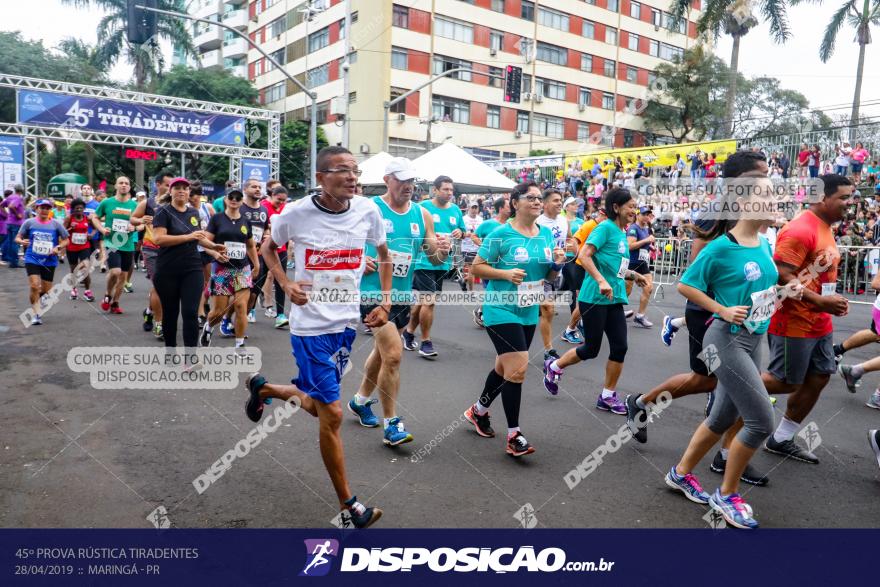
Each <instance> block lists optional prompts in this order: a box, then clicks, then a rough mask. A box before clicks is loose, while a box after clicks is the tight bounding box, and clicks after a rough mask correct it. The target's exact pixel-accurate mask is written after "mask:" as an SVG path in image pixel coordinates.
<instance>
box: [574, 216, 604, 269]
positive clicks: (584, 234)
mask: <svg viewBox="0 0 880 587" xmlns="http://www.w3.org/2000/svg"><path fill="white" fill-rule="evenodd" d="M597 226H599V223H598V222H596V221H595V220H593V219H592V218H591V219H589V220H587V221H586V222H584V223H583V224H582V225H581V227H580V228H579V229H578V230H577V232H576V233H574V238H575V240H577V244H578V250H580V247H582V246H584V243H585V242H587V239H588V238H590V233H591V232H593V229H594V228H596V227H597ZM575 263H577V264H578V265H580V266H581V267H583V265H582V264H581V262H580V259H578V260H576V261H575Z"/></svg>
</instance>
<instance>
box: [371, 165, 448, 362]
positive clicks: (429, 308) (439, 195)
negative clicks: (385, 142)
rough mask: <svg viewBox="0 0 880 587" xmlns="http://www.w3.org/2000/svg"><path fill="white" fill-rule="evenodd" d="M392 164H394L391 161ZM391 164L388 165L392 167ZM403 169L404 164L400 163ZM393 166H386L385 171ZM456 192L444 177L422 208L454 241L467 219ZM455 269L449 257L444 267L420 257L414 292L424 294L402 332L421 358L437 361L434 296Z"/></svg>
mask: <svg viewBox="0 0 880 587" xmlns="http://www.w3.org/2000/svg"><path fill="white" fill-rule="evenodd" d="M392 163H393V162H392ZM392 163H389V165H392ZM398 163H399V164H400V165H401V166H403V165H404V163H403V162H398ZM391 168H392V167H386V169H385V170H386V172H387V171H388V169H391ZM454 193H455V189H454V187H453V183H452V179H451V178H449V177H447V176H445V175H441V176H439V177H438V178H437V179H435V180H434V197H433V199H431V200H429V201H427V202H423V203H422V204H421V205H422V207H423V208H424V209H425V210H427V211H428V213H429V214H430V215H431V218H432V219H433V220H434V230H435V231H436V233H437V234H438V235H441V234H442V235H446V236H447V237H449V238H451V239H460V238H461V237H462V234H463V233H462V228H463V227H464V218H463V216H462V214H461V209H460V208H459V207H458V206H456V205H455V204H454V203H453V202H452V196H453V194H454ZM451 269H452V259H449V258H447V259H446V261H445V262H444V263H443V264H442V265H434V264H433V263H431V261H430V260H429V259H428V258H427V257H426V256H425V255H424V254H421V255H419V259H418V261H417V262H416V266H415V274H414V275H413V289H415V290H416V291H419V292H421V295H420V296H419V300H418V303H417V304H416V305H414V306H413V309H412V315H411V316H410V319H409V324H408V325H407V327H406V328H404V330H403V348H405V349H406V350H408V351H414V350H416V349H418V351H419V356H421V357H424V358H426V359H431V360H434V359H436V358H437V351H436V350H434V343H433V342H431V326H433V324H434V295H433V294H435V293H436V292H438V291H443V279H444V278H445V277H446V274H447V273H449V271H450V270H451ZM417 327H420V328H421V331H422V342H421V344H420V345H416V336H415V332H416V328H417Z"/></svg>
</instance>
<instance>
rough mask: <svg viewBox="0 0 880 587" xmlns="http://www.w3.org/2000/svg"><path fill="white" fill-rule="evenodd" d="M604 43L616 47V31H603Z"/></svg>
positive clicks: (610, 29)
mask: <svg viewBox="0 0 880 587" xmlns="http://www.w3.org/2000/svg"><path fill="white" fill-rule="evenodd" d="M605 42H606V43H608V44H609V45H617V29H616V28H614V27H608V28H606V29H605Z"/></svg>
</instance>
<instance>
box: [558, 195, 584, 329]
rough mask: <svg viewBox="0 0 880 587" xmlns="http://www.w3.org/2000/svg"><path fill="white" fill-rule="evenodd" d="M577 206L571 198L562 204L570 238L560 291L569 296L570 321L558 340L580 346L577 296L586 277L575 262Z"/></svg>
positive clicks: (575, 201) (576, 250)
mask: <svg viewBox="0 0 880 587" xmlns="http://www.w3.org/2000/svg"><path fill="white" fill-rule="evenodd" d="M579 206H580V202H579V201H578V199H577V198H573V197H569V198H566V200H565V202H563V204H562V209H563V211H564V213H565V219H566V220H568V227H569V233H570V236H571V238H570V239H569V241H568V246H567V247H566V249H565V267H563V268H562V291H567V292H569V293H570V294H571V302H569V309H570V311H571V320H570V321H569V324H568V326H566V328H565V331H564V332H563V333H562V336H561V337H560V338H562V340H564V341H565V342H567V343H569V344H581V343H583V342H584V338H583V337H582V336H581V334H580V332H578V328H577V326H578V323H579V322H580V319H581V311H580V310H579V309H578V307H577V296H578V292H580V290H581V285H582V284H583V282H584V276H585V275H586V273H585V272H584V268H583V267H581V266H580V265H579V264H578V263H576V262H575V259H576V258H577V252H578V250H579V249H580V241H578V240H577V239H576V238H575V235H576V234H577V232H578V231H579V230H580V229H581V227H582V226H583V225H584V220H583V219H582V218H578V216H577V213H578V207H579Z"/></svg>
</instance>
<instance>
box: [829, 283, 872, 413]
mask: <svg viewBox="0 0 880 587" xmlns="http://www.w3.org/2000/svg"><path fill="white" fill-rule="evenodd" d="M871 288H872V289H875V290H878V291H880V274H878V275H876V276H874V279H873V280H872V281H871ZM867 332H868V333H870V334H871V335H872V336H874V337H875V339H876V337H877V333H878V332H880V294H877V298H876V299H875V300H874V307H873V308H871V329H870V330H868V331H867ZM856 334H858V333H856ZM853 336H856V335H853ZM850 339H852V337H850ZM850 339H847V340H850ZM874 371H880V357H875V358H873V359H870V360H868V361H865V362H864V363H859V364H857V365H840V366H839V367H838V368H837V372H838V373H839V374H840V376H841V377H843V381H844V382H845V383H846V388H847V389H848V390H849V391H851V392H852V393H855V392H856V388H857V387H859V385H860V382H861V379H862V377H863V376H864V375H865V374H866V373H872V372H874ZM865 405H866V406H868V407H869V408H874V409H875V410H880V387H878V388H877V389H876V390H875V391H874V393H872V394H871V396H870V397H869V398H868V401H867V403H866V404H865Z"/></svg>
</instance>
